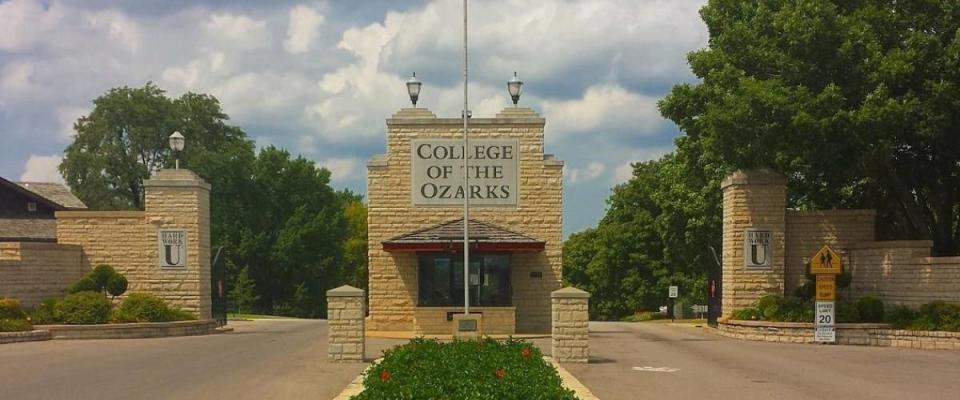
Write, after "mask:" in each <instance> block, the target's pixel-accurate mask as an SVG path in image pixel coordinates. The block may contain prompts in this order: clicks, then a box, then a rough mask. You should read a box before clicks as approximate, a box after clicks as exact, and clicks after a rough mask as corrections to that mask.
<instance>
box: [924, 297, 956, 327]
mask: <svg viewBox="0 0 960 400" xmlns="http://www.w3.org/2000/svg"><path fill="white" fill-rule="evenodd" d="M917 314H918V315H917V319H916V321H915V323H916V324H917V325H919V327H922V328H925V329H929V330H942V331H960V304H951V303H946V302H943V301H934V302H930V303H927V304H924V305H922V306H920V310H919V311H918V313H917Z"/></svg>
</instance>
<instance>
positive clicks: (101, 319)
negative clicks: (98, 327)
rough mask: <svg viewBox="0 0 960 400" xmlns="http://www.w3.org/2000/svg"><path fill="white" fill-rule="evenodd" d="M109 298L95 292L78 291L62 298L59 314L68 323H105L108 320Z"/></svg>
mask: <svg viewBox="0 0 960 400" xmlns="http://www.w3.org/2000/svg"><path fill="white" fill-rule="evenodd" d="M110 308H111V305H110V300H107V298H106V297H104V296H103V294H101V293H97V292H78V293H73V294H69V295H67V297H64V298H63V303H62V304H61V306H60V312H59V316H60V319H61V321H62V322H63V323H65V324H68V325H86V324H105V323H107V322H108V321H109V320H110Z"/></svg>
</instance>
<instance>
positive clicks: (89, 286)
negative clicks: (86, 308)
mask: <svg viewBox="0 0 960 400" xmlns="http://www.w3.org/2000/svg"><path fill="white" fill-rule="evenodd" d="M99 291H100V288H99V287H97V283H96V282H94V280H93V278H91V277H89V276H84V277H82V278H80V280H78V281H77V282H76V283H74V284H73V285H70V288H68V289H67V293H70V294H73V293H80V292H99Z"/></svg>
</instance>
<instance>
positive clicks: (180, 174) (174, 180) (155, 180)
mask: <svg viewBox="0 0 960 400" xmlns="http://www.w3.org/2000/svg"><path fill="white" fill-rule="evenodd" d="M143 186H144V187H171V186H172V187H192V188H201V189H206V190H210V184H209V183H207V182H206V181H204V180H203V178H201V177H200V176H199V175H197V174H195V173H194V172H193V171H191V170H189V169H161V170H160V171H157V173H155V174H153V176H151V177H150V179H147V180H145V181H143Z"/></svg>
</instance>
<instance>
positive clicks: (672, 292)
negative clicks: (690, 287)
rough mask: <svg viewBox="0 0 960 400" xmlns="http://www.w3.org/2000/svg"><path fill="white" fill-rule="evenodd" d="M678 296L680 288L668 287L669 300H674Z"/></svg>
mask: <svg viewBox="0 0 960 400" xmlns="http://www.w3.org/2000/svg"><path fill="white" fill-rule="evenodd" d="M679 294H680V288H678V287H676V286H670V291H669V295H670V298H671V299H675V298H677V297H679Z"/></svg>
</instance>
